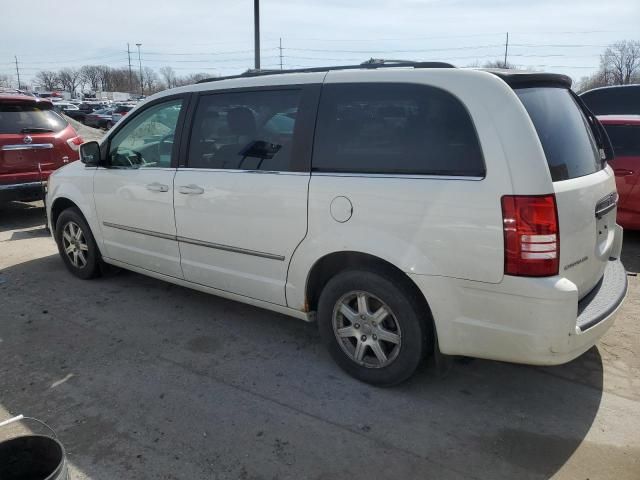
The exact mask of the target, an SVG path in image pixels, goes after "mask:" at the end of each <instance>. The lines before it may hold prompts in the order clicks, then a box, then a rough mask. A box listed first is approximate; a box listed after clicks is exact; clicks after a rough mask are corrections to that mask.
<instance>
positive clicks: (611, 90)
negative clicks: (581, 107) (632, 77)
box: [580, 84, 640, 115]
mask: <svg viewBox="0 0 640 480" xmlns="http://www.w3.org/2000/svg"><path fill="white" fill-rule="evenodd" d="M580 98H581V99H582V101H583V102H584V103H586V104H587V107H589V110H591V111H592V112H593V113H594V114H595V115H640V84H638V85H615V86H611V87H600V88H594V89H592V90H588V91H586V92H583V93H581V94H580Z"/></svg>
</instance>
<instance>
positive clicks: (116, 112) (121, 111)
mask: <svg viewBox="0 0 640 480" xmlns="http://www.w3.org/2000/svg"><path fill="white" fill-rule="evenodd" d="M133 107H134V106H133V105H118V106H116V107H115V108H114V109H113V115H112V116H111V120H109V121H107V125H106V127H107V129H110V128H111V127H113V126H114V125H115V124H116V123H118V122H119V121H120V119H121V118H122V117H124V116H125V115H126V114H127V113H129V112H130V111H131V110H133Z"/></svg>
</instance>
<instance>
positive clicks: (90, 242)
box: [55, 208, 101, 280]
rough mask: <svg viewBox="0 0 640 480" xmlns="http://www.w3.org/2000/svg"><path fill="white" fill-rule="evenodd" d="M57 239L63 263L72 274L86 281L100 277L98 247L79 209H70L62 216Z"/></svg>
mask: <svg viewBox="0 0 640 480" xmlns="http://www.w3.org/2000/svg"><path fill="white" fill-rule="evenodd" d="M55 237H56V243H57V244H58V251H59V252H60V256H61V257H62V261H63V262H64V264H65V266H66V267H67V269H68V270H69V271H70V272H71V273H73V274H74V275H75V276H76V277H79V278H82V279H85V280H88V279H90V278H94V277H97V276H99V275H100V273H101V270H100V264H101V260H100V252H99V251H98V246H97V245H96V242H95V239H94V238H93V234H92V233H91V230H90V229H89V225H87V222H86V221H85V219H84V217H83V216H82V214H81V213H80V211H79V210H78V209H77V208H68V209H67V210H65V211H63V212H62V213H61V214H60V216H59V217H58V220H57V221H56V235H55Z"/></svg>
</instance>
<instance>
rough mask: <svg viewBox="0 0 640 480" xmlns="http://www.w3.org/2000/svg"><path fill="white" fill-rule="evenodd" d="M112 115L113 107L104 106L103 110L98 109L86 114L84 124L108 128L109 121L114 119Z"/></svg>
mask: <svg viewBox="0 0 640 480" xmlns="http://www.w3.org/2000/svg"><path fill="white" fill-rule="evenodd" d="M112 115H113V108H103V109H101V110H96V111H94V112H92V113H88V114H87V115H85V117H84V124H85V125H86V126H88V127H94V128H107V123H108V122H111V121H112V120H111V116H112Z"/></svg>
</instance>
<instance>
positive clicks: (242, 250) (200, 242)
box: [177, 237, 284, 262]
mask: <svg viewBox="0 0 640 480" xmlns="http://www.w3.org/2000/svg"><path fill="white" fill-rule="evenodd" d="M177 238H178V241H179V242H182V243H189V244H191V245H198V246H200V247H209V248H215V249H216V250H224V251H225V252H233V253H243V254H245V255H253V256H254V257H262V258H269V259H271V260H279V261H281V262H284V256H282V255H276V254H274V253H266V252H258V251H256V250H249V249H247V248H239V247H231V246H229V245H221V244H219V243H212V242H205V241H203V240H196V239H193V238H186V237H177Z"/></svg>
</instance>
